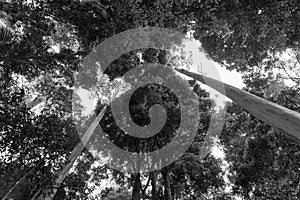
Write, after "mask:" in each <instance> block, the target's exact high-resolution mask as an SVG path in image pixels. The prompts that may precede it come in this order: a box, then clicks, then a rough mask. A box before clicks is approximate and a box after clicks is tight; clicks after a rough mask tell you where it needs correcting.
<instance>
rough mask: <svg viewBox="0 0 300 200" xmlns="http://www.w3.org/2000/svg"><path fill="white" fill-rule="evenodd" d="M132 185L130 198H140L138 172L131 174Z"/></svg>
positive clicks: (137, 199)
mask: <svg viewBox="0 0 300 200" xmlns="http://www.w3.org/2000/svg"><path fill="white" fill-rule="evenodd" d="M131 177H132V180H133V185H132V187H133V188H132V200H141V198H142V194H141V179H140V173H137V174H131Z"/></svg>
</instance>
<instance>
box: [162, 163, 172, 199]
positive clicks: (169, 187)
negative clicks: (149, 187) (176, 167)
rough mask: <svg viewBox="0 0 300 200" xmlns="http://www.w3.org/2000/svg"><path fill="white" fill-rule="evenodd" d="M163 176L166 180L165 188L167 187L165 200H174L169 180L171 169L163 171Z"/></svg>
mask: <svg viewBox="0 0 300 200" xmlns="http://www.w3.org/2000/svg"><path fill="white" fill-rule="evenodd" d="M161 174H162V177H163V180H164V186H165V190H164V194H165V199H166V200H172V193H171V183H170V179H169V169H168V168H164V169H162V171H161Z"/></svg>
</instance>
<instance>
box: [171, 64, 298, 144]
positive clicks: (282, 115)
mask: <svg viewBox="0 0 300 200" xmlns="http://www.w3.org/2000/svg"><path fill="white" fill-rule="evenodd" d="M176 70H177V71H178V72H180V73H182V74H185V75H187V76H189V77H191V78H194V79H196V80H198V81H200V82H201V83H203V84H206V85H208V86H210V87H212V88H213V89H215V90H217V91H219V92H220V93H222V94H223V95H225V96H227V97H228V98H230V99H232V100H233V101H234V102H235V103H237V104H239V105H241V106H242V107H243V108H244V109H245V110H247V111H248V112H250V113H251V114H253V115H254V116H255V117H257V118H258V119H260V120H262V121H264V122H266V123H268V124H270V125H272V126H273V127H274V128H277V129H279V130H280V131H282V132H283V133H285V134H286V135H287V136H288V137H290V138H291V139H292V140H294V141H295V142H298V143H300V113H298V112H295V111H293V110H290V109H288V108H285V107H283V106H280V105H278V104H276V103H273V102H270V101H268V100H265V99H263V98H260V97H257V96H255V95H253V94H250V93H248V92H246V91H243V90H241V89H238V88H236V87H233V86H231V85H228V84H226V83H223V82H220V81H217V80H215V79H212V78H208V77H206V76H203V75H199V74H195V73H192V72H189V71H186V70H183V69H176ZM220 85H224V89H225V93H224V91H222V90H221V89H220Z"/></svg>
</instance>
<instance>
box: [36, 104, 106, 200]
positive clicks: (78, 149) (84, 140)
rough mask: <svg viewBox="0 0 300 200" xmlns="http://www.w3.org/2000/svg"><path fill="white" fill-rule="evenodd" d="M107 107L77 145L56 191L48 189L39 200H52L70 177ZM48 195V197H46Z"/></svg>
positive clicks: (57, 182) (56, 183) (56, 184)
mask: <svg viewBox="0 0 300 200" xmlns="http://www.w3.org/2000/svg"><path fill="white" fill-rule="evenodd" d="M106 108H107V106H104V108H103V109H102V110H101V112H100V113H99V115H98V116H97V117H96V118H95V120H94V121H93V123H92V124H91V125H90V126H89V128H88V130H87V131H86V132H85V133H84V134H83V136H82V138H81V142H80V143H78V144H77V146H76V147H75V148H74V149H73V151H72V152H71V154H70V156H69V159H68V163H67V164H66V166H65V167H64V168H63V169H62V171H61V172H60V173H59V174H58V178H57V179H56V181H55V188H54V189H46V190H45V191H43V192H42V193H41V194H40V195H39V196H38V197H37V200H52V199H53V198H54V196H55V194H56V192H57V188H58V187H60V185H61V183H62V182H63V181H64V179H65V178H66V177H67V176H68V174H69V171H70V169H71V168H72V166H73V164H74V162H75V161H76V160H77V158H78V156H80V154H81V152H82V151H83V149H84V147H85V146H86V144H87V143H88V141H89V140H90V137H91V136H92V134H93V132H94V130H95V129H96V127H97V125H98V124H99V122H100V121H101V119H102V117H103V116H104V114H105V111H106ZM45 194H46V195H45Z"/></svg>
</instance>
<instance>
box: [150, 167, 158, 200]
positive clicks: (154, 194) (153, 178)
mask: <svg viewBox="0 0 300 200" xmlns="http://www.w3.org/2000/svg"><path fill="white" fill-rule="evenodd" d="M150 176H151V187H152V191H151V194H152V200H158V197H157V185H156V184H157V173H156V172H155V171H154V172H150Z"/></svg>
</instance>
